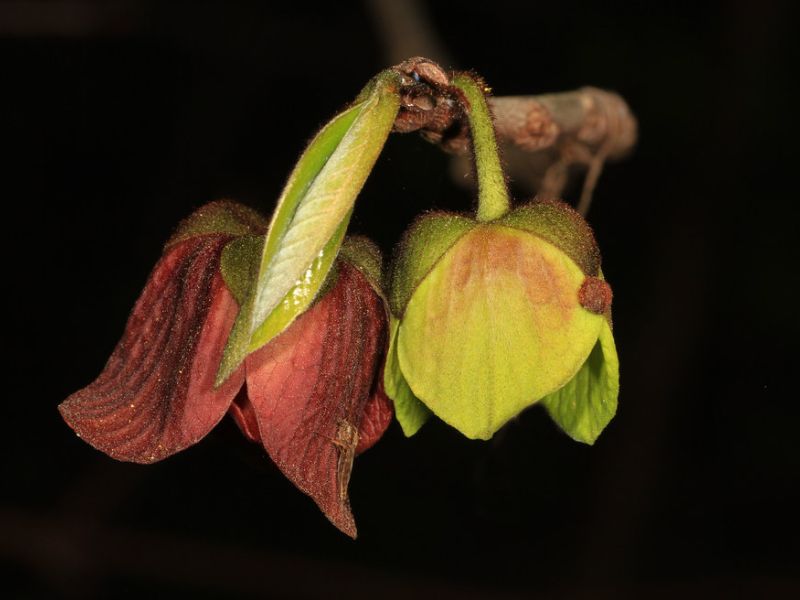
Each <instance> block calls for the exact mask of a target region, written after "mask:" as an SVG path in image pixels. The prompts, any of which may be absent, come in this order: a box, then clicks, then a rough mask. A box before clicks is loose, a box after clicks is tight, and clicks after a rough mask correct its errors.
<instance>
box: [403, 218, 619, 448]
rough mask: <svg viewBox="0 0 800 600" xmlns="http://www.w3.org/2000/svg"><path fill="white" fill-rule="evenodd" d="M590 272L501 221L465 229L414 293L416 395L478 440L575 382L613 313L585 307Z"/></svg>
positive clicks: (410, 367) (407, 340)
mask: <svg viewBox="0 0 800 600" xmlns="http://www.w3.org/2000/svg"><path fill="white" fill-rule="evenodd" d="M583 280H584V274H583V272H582V271H581V269H580V268H579V267H578V265H576V264H575V263H574V262H573V261H572V260H571V259H570V258H569V257H568V256H567V255H566V254H564V253H563V252H562V251H560V250H559V249H558V248H556V247H555V246H553V245H551V244H549V243H548V242H546V241H544V240H542V239H541V238H539V237H538V236H535V235H532V234H530V233H527V232H523V231H519V230H517V229H512V228H509V227H503V226H499V225H494V224H487V225H481V226H478V227H477V228H475V229H473V230H472V231H471V232H469V233H468V234H466V235H464V236H463V237H462V238H461V239H460V240H458V242H457V243H456V244H455V245H454V246H453V247H452V248H451V249H450V250H449V251H448V252H447V253H446V254H445V255H444V256H443V257H442V258H441V259H440V260H439V262H438V263H437V264H436V266H435V267H434V268H433V270H432V271H431V272H430V273H429V274H428V275H427V276H426V277H425V279H424V280H423V281H422V283H420V285H419V287H418V288H417V289H416V291H414V293H413V295H412V297H411V300H410V301H409V303H408V306H407V307H406V311H405V315H404V316H403V319H402V321H401V323H400V329H399V331H398V334H397V335H398V340H397V353H398V360H399V363H400V368H401V369H402V372H403V374H404V375H405V378H406V380H407V381H408V384H409V386H410V387H411V389H412V390H413V392H414V394H415V395H416V396H417V397H418V398H419V399H420V400H422V401H423V402H424V403H425V404H426V405H427V406H428V408H430V409H431V410H432V411H433V413H434V414H435V415H437V416H438V417H440V418H441V419H442V420H444V421H445V422H447V423H449V424H450V425H452V426H453V427H455V428H456V429H458V430H459V431H461V432H462V433H463V434H464V435H466V436H467V437H470V438H481V439H489V438H490V437H491V436H492V435H493V434H494V432H495V431H497V430H498V429H499V428H500V427H501V426H502V425H503V424H504V423H505V422H506V421H508V420H509V419H511V418H512V417H514V416H516V415H517V414H518V413H519V412H520V411H521V410H523V409H524V408H526V407H527V406H530V405H531V404H533V403H534V402H536V401H538V400H539V399H541V398H542V397H544V396H546V395H547V394H550V393H552V392H554V391H555V390H557V389H558V388H560V387H561V386H563V385H564V384H565V383H567V382H568V381H569V380H570V379H572V377H574V375H575V373H577V371H578V369H579V368H580V367H581V365H582V364H583V363H584V361H585V360H586V357H587V356H588V355H589V352H590V351H591V349H592V347H593V346H594V343H595V342H596V341H597V336H598V334H599V332H600V327H601V326H602V324H603V322H604V321H603V317H602V316H600V315H596V314H592V313H590V312H589V311H587V310H585V309H584V308H583V307H581V306H580V304H579V302H578V290H579V289H580V286H581V283H582V282H583Z"/></svg>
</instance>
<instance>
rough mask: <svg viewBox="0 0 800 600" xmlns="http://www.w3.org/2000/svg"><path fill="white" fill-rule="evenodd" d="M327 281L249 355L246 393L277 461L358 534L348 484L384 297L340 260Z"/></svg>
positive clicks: (379, 344) (379, 350) (379, 342)
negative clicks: (323, 291) (322, 291)
mask: <svg viewBox="0 0 800 600" xmlns="http://www.w3.org/2000/svg"><path fill="white" fill-rule="evenodd" d="M338 264H339V271H338V276H337V279H336V282H335V284H334V285H333V287H332V288H331V289H330V290H329V291H328V292H327V293H326V294H325V295H324V296H323V297H322V298H321V299H320V300H319V301H318V302H316V304H314V305H313V306H312V307H311V308H310V309H309V310H308V311H306V312H305V313H303V314H302V315H301V316H300V317H298V318H297V320H296V321H295V322H294V323H293V324H292V325H291V326H290V327H289V328H288V329H287V330H286V331H284V332H283V333H281V334H280V335H279V336H278V337H277V338H275V339H274V340H272V341H271V342H270V343H269V344H267V345H266V346H264V347H263V348H261V349H260V350H258V351H256V352H254V353H253V354H251V355H250V356H248V357H247V359H246V361H245V368H246V371H247V392H248V397H249V398H250V401H251V402H252V405H253V407H254V409H255V413H256V416H257V419H258V426H259V430H260V432H261V441H262V443H263V444H264V448H265V449H266V450H267V452H268V453H269V455H270V457H271V458H272V460H273V461H275V464H277V466H278V468H280V469H281V471H282V472H283V473H284V475H286V476H287V477H288V478H289V479H290V480H291V481H292V483H294V484H295V485H296V486H297V487H298V488H299V489H300V490H302V491H303V492H305V493H306V494H308V495H309V496H311V498H312V499H313V500H314V501H315V502H316V503H317V505H318V506H319V507H320V509H321V510H322V512H323V513H324V514H325V516H326V517H328V519H329V520H330V521H331V522H332V523H333V524H334V525H335V526H336V527H338V528H339V529H340V530H341V531H343V532H344V533H346V534H347V535H349V536H351V537H355V536H356V526H355V522H354V520H353V515H352V512H351V510H350V501H349V498H348V495H347V486H348V483H349V479H350V471H351V469H352V463H353V457H354V456H355V451H356V448H357V447H358V439H357V438H358V431H357V429H358V426H359V425H360V424H361V423H362V421H363V417H364V410H365V406H366V404H367V400H368V399H369V397H370V392H371V390H372V386H373V381H374V380H375V375H376V374H377V372H378V364H379V361H380V359H381V357H382V355H383V352H384V348H385V346H386V328H387V325H386V313H385V309H384V306H383V301H382V300H381V299H380V298H379V297H378V295H377V294H376V293H375V292H374V291H373V289H372V287H371V286H370V284H369V283H368V282H367V280H366V279H365V277H364V276H363V275H362V274H361V273H360V272H359V271H358V270H357V269H356V268H355V267H353V266H351V265H350V264H349V263H347V262H344V261H340V262H339V263H338Z"/></svg>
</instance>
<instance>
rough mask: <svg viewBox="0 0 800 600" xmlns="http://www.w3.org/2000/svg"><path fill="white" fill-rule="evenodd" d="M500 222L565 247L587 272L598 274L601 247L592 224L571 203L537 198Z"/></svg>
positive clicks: (568, 254)
mask: <svg viewBox="0 0 800 600" xmlns="http://www.w3.org/2000/svg"><path fill="white" fill-rule="evenodd" d="M497 223H498V224H501V225H508V226H509V227H515V228H517V229H522V230H524V231H530V232H531V233H534V234H536V235H538V236H539V237H540V238H542V239H543V240H545V241H547V242H550V243H551V244H553V245H554V246H556V247H557V248H560V249H561V250H563V251H564V252H565V253H566V254H567V256H569V257H570V258H571V259H572V260H573V261H575V263H576V264H577V265H578V266H579V267H580V268H581V269H582V270H583V272H584V273H585V274H586V275H594V276H597V272H598V269H599V268H600V249H599V248H598V247H597V242H596V241H595V239H594V233H593V232H592V228H591V227H589V224H588V223H587V222H586V220H585V219H584V218H583V217H582V216H580V215H579V214H578V213H577V212H576V211H575V209H573V208H572V207H571V206H569V205H568V204H565V203H564V202H561V201H559V200H539V199H535V200H534V201H533V202H529V203H528V204H523V205H522V206H519V207H517V208H515V209H514V210H513V211H511V212H510V213H508V214H507V215H506V216H504V217H503V218H502V219H500V220H498V221H497Z"/></svg>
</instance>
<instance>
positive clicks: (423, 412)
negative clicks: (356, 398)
mask: <svg viewBox="0 0 800 600" xmlns="http://www.w3.org/2000/svg"><path fill="white" fill-rule="evenodd" d="M399 326H400V322H399V321H398V320H397V319H395V318H394V317H392V316H390V317H389V352H388V353H387V355H386V364H385V366H384V367H383V389H384V391H385V392H386V395H387V396H389V398H391V399H392V402H394V414H395V415H396V416H397V422H398V423H400V427H401V428H402V429H403V433H404V434H405V435H406V437H411V436H412V435H414V434H415V433H417V431H419V429H420V427H422V426H423V425H424V424H425V422H426V421H427V420H428V419H429V418H430V416H431V414H432V413H431V410H430V409H429V408H428V407H427V406H425V405H424V404H423V403H422V402H420V400H419V398H417V397H416V396H415V395H414V392H412V391H411V388H410V387H408V382H406V379H405V377H403V373H402V371H400V363H399V362H398V361H397V328H398V327H399Z"/></svg>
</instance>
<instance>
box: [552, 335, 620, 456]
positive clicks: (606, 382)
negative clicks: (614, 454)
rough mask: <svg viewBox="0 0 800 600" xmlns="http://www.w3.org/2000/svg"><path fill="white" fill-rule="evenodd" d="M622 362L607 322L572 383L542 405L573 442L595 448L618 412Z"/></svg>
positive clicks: (554, 393) (553, 394)
mask: <svg viewBox="0 0 800 600" xmlns="http://www.w3.org/2000/svg"><path fill="white" fill-rule="evenodd" d="M618 395H619V360H618V358H617V349H616V347H615V346H614V335H613V334H612V333H611V326H610V325H609V323H608V322H607V321H605V320H604V323H603V327H602V328H601V329H600V337H599V338H598V340H597V343H596V344H595V347H594V349H592V353H591V354H590V355H589V358H588V359H586V362H585V363H584V365H583V367H581V370H580V371H578V373H577V375H575V377H573V378H572V380H571V381H570V382H569V383H568V384H567V385H565V386H564V387H562V388H561V389H560V390H557V391H556V392H553V393H552V394H550V395H548V396H546V397H545V398H543V399H542V404H543V405H544V407H545V408H546V409H547V412H548V413H549V414H550V416H551V417H552V418H553V420H554V421H555V422H556V423H557V424H558V426H559V427H561V429H563V430H564V432H565V433H566V434H567V435H569V436H570V437H571V438H572V439H574V440H576V441H578V442H584V443H585V444H594V442H595V440H596V439H597V437H598V436H599V435H600V434H601V433H602V431H603V429H605V427H606V425H608V423H609V422H610V421H611V419H613V418H614V415H615V414H616V412H617V396H618Z"/></svg>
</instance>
